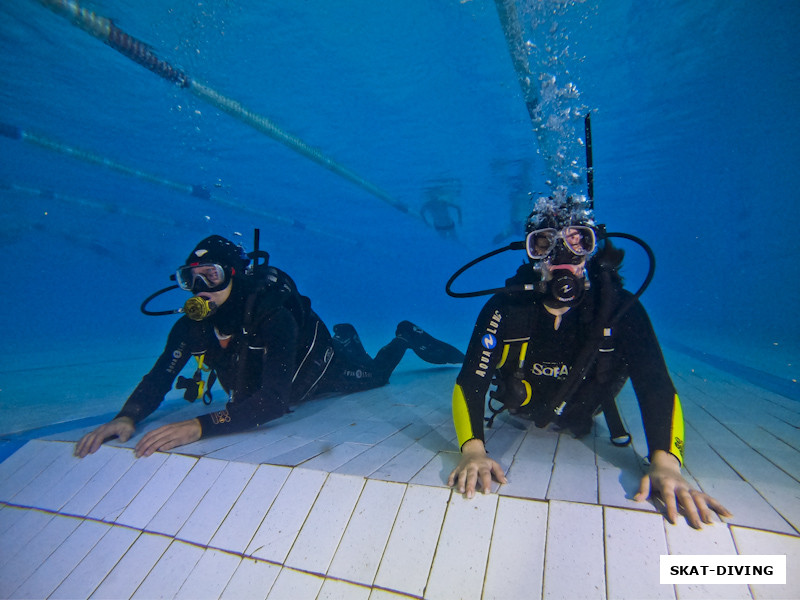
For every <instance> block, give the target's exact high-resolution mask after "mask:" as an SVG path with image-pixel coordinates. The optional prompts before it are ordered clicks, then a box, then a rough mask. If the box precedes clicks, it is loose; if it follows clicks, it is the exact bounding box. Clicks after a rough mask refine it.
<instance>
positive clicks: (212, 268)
mask: <svg viewBox="0 0 800 600" xmlns="http://www.w3.org/2000/svg"><path fill="white" fill-rule="evenodd" d="M175 279H176V281H177V282H178V285H179V286H180V287H181V289H184V290H186V291H187V292H192V293H194V294H198V293H200V292H218V291H220V290H223V289H225V288H226V287H227V286H228V283H230V277H229V276H228V272H227V271H226V270H225V267H223V266H222V265H218V264H216V263H199V264H194V265H185V266H183V267H181V268H179V269H178V271H177V272H176V273H175Z"/></svg>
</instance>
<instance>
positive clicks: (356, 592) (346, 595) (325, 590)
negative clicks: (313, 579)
mask: <svg viewBox="0 0 800 600" xmlns="http://www.w3.org/2000/svg"><path fill="white" fill-rule="evenodd" d="M371 591H372V590H371V589H370V588H368V587H364V586H362V585H354V584H352V583H348V582H347V581H335V580H332V579H326V580H325V583H323V584H322V588H321V589H320V591H319V594H318V595H317V597H316V600H369V598H370V592H371Z"/></svg>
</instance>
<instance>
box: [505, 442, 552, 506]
mask: <svg viewBox="0 0 800 600" xmlns="http://www.w3.org/2000/svg"><path fill="white" fill-rule="evenodd" d="M554 466H555V465H554V464H553V462H552V461H550V460H548V459H547V458H546V457H542V458H539V457H532V456H529V455H520V453H517V456H516V457H515V458H514V462H512V463H511V467H510V468H509V469H508V471H507V472H506V479H507V480H508V483H506V484H505V485H502V486H500V489H499V490H498V493H499V494H500V495H503V496H515V497H519V498H538V499H544V498H545V497H546V496H547V488H548V487H549V486H550V478H551V477H552V475H553V467H554ZM493 489H494V488H493Z"/></svg>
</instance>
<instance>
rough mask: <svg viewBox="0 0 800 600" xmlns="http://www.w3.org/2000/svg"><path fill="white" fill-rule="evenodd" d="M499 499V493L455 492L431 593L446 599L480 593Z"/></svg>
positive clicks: (430, 584) (434, 567)
mask: <svg viewBox="0 0 800 600" xmlns="http://www.w3.org/2000/svg"><path fill="white" fill-rule="evenodd" d="M497 502H498V496H497V494H477V495H476V496H475V497H474V498H472V499H469V500H467V499H465V498H463V497H461V496H460V495H458V494H451V496H450V502H449V503H448V506H447V514H446V515H445V519H444V524H443V525H442V532H441V535H440V537H439V545H438V546H437V548H436V554H435V556H434V558H433V564H432V565H431V574H430V577H429V579H428V586H427V588H426V591H425V593H426V595H427V596H429V597H431V598H441V599H442V600H448V599H450V598H453V599H458V598H477V597H480V591H481V589H482V588H483V579H484V575H485V573H486V559H487V557H488V555H489V544H490V542H491V537H492V527H493V525H494V517H495V512H496V510H497Z"/></svg>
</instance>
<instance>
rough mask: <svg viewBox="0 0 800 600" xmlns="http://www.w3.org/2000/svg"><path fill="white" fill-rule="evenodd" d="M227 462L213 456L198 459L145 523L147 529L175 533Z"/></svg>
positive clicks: (168, 533)
mask: <svg viewBox="0 0 800 600" xmlns="http://www.w3.org/2000/svg"><path fill="white" fill-rule="evenodd" d="M227 464H228V463H226V462H225V461H223V460H215V459H213V458H201V459H199V460H198V461H197V462H196V463H195V465H194V467H192V470H191V471H189V473H188V474H187V475H186V477H184V478H183V480H182V481H181V482H180V485H178V487H177V488H176V490H175V491H174V492H173V493H172V495H171V496H170V497H169V498H168V499H167V501H166V502H165V503H164V505H163V506H161V508H160V509H159V511H158V512H157V513H156V515H155V516H154V517H153V519H152V520H151V521H150V523H148V524H147V529H148V530H149V531H153V532H157V533H165V534H167V535H172V536H174V535H175V534H177V533H178V531H179V530H180V528H181V527H183V524H184V523H185V522H186V520H187V519H188V518H189V517H190V516H191V514H192V512H193V511H194V510H195V508H197V505H198V504H200V501H201V500H202V499H203V496H205V494H206V492H207V491H208V490H209V488H211V486H213V485H214V482H215V481H216V480H217V478H218V477H219V475H220V473H222V471H223V469H224V468H225V466H226V465H227Z"/></svg>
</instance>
